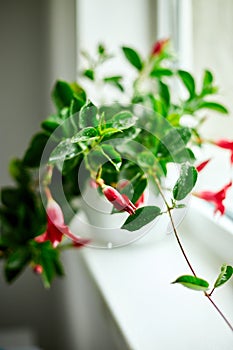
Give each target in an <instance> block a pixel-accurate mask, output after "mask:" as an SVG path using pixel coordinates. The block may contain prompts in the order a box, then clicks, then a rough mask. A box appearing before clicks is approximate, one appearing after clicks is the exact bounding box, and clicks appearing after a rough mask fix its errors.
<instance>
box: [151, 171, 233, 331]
mask: <svg viewBox="0 0 233 350" xmlns="http://www.w3.org/2000/svg"><path fill="white" fill-rule="evenodd" d="M154 179H155V182H156V184H157V186H158V190H159V193H160V195H161V197H162V199H163V201H164V203H165V205H166V207H167V212H168V215H169V219H170V222H171V225H172V228H173V232H174V234H175V237H176V240H177V242H178V245H179V247H180V250H181V252H182V254H183V256H184V258H185V260H186V262H187V264H188V266H189V268H190V270H191V271H192V274H193V276H195V277H196V276H197V275H196V273H195V271H194V269H193V267H192V265H191V263H190V261H189V259H188V257H187V254H186V253H185V251H184V248H183V246H182V243H181V241H180V238H179V235H178V232H177V229H176V227H175V223H174V220H173V217H172V214H171V210H172V209H173V208H171V207H170V205H169V203H168V202H167V200H166V198H165V196H164V193H163V190H162V187H161V185H160V182H159V180H158V178H157V177H156V176H154ZM214 289H215V288H213V289H212V291H211V292H210V293H209V294H208V293H207V292H204V295H205V296H206V297H207V298H208V300H209V301H210V302H211V304H212V305H213V306H214V308H215V310H216V311H217V312H218V313H219V315H220V316H221V317H222V319H223V320H224V321H225V323H226V324H227V325H228V327H229V328H230V329H231V331H232V332H233V326H232V325H231V323H230V322H229V321H228V319H227V318H226V316H225V315H224V314H223V313H222V311H221V310H220V309H219V308H218V306H217V305H216V304H215V303H214V301H213V300H212V299H211V294H212V293H213V291H214Z"/></svg>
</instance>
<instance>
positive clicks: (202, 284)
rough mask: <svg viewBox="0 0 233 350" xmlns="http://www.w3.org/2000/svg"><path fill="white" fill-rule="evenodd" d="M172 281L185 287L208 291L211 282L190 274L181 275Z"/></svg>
mask: <svg viewBox="0 0 233 350" xmlns="http://www.w3.org/2000/svg"><path fill="white" fill-rule="evenodd" d="M172 283H179V284H182V285H183V286H184V287H187V288H190V289H193V290H197V291H206V290H207V289H208V288H209V283H208V282H207V281H206V280H204V279H202V278H199V277H195V276H190V275H184V276H180V277H179V278H177V279H176V280H175V281H174V282H172Z"/></svg>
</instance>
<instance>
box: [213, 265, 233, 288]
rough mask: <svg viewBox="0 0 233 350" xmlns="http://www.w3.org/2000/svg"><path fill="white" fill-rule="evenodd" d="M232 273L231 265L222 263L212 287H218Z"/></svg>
mask: <svg viewBox="0 0 233 350" xmlns="http://www.w3.org/2000/svg"><path fill="white" fill-rule="evenodd" d="M232 275H233V267H232V266H229V265H227V264H223V265H222V266H221V272H220V274H219V275H218V278H217V279H216V281H215V283H214V288H217V287H220V286H221V285H223V284H224V283H226V282H227V281H228V280H229V279H230V278H231V277H232Z"/></svg>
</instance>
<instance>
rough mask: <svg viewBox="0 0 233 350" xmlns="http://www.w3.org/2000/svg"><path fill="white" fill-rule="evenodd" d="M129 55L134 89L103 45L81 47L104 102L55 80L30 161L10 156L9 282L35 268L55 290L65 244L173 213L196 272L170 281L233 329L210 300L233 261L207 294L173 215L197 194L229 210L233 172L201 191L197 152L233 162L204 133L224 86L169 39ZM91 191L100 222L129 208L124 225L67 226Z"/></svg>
mask: <svg viewBox="0 0 233 350" xmlns="http://www.w3.org/2000/svg"><path fill="white" fill-rule="evenodd" d="M122 54H123V56H124V57H125V59H126V61H128V62H127V63H126V64H128V68H129V69H130V67H129V65H131V69H132V72H133V74H132V81H131V84H130V85H129V81H128V79H126V78H127V77H124V76H122V75H110V76H109V75H106V73H105V70H104V65H105V64H106V62H107V61H109V60H110V59H112V56H111V55H110V54H109V53H108V52H107V50H106V48H105V47H104V46H103V45H99V46H98V48H97V52H96V56H95V57H94V58H93V57H90V55H89V54H88V53H84V57H85V59H86V66H85V68H84V69H83V70H82V72H81V74H80V77H82V79H86V80H87V81H89V82H90V83H91V84H93V86H94V91H98V92H99V101H97V102H96V101H94V100H93V99H92V98H91V97H90V94H88V93H87V92H86V91H85V90H84V88H83V87H81V86H80V85H79V84H78V83H77V82H71V83H70V82H65V81H57V82H56V84H55V86H54V88H53V91H52V100H53V102H54V104H55V107H56V111H55V112H54V114H52V115H50V116H49V117H48V118H47V119H45V120H44V121H43V122H42V124H41V130H40V131H39V133H37V134H36V135H34V136H33V138H32V139H31V141H30V144H29V146H28V148H27V150H26V152H25V154H24V156H23V158H22V159H13V160H12V161H11V162H10V165H9V171H10V174H11V176H12V177H13V179H14V180H15V186H14V187H5V188H2V190H1V201H2V204H1V207H0V216H1V221H2V224H1V235H0V258H1V259H2V260H4V262H5V265H4V274H5V277H6V280H7V281H8V282H12V281H13V280H14V279H15V278H16V277H18V276H19V275H20V273H21V272H22V271H23V270H24V268H25V267H26V266H28V265H29V266H31V267H32V269H33V271H34V272H36V273H37V274H38V275H40V276H41V277H42V281H43V283H44V285H45V287H49V286H50V284H51V282H52V280H53V279H54V277H56V276H62V275H63V267H62V264H61V261H60V254H61V253H62V251H63V250H64V249H68V248H72V249H73V248H74V249H75V248H80V247H84V246H86V245H88V246H93V245H94V246H95V241H96V240H98V237H100V236H101V234H102V233H103V232H105V234H106V235H107V236H106V237H105V235H104V237H102V238H101V239H102V241H101V244H103V242H104V240H106V242H107V245H106V247H108V248H112V246H114V245H122V244H126V243H129V242H131V241H133V240H134V239H137V238H139V237H141V236H142V235H143V234H144V233H145V230H147V229H148V227H151V226H150V225H154V223H155V222H156V220H158V219H159V218H161V217H162V216H164V215H166V216H167V217H168V219H169V221H170V225H171V227H172V230H173V233H174V235H175V237H176V240H177V243H178V245H179V247H180V250H181V254H183V256H184V258H185V260H186V262H187V264H188V266H189V268H190V275H183V276H180V277H178V278H177V279H176V280H175V281H174V282H173V283H180V284H182V285H184V286H186V287H188V288H191V289H195V290H198V291H201V292H203V293H204V295H205V296H206V297H207V298H208V299H209V301H210V302H211V303H212V304H213V306H214V307H215V309H216V310H217V311H218V312H219V313H220V315H221V316H222V318H223V319H224V321H225V322H226V323H227V325H228V326H229V327H230V328H231V330H233V328H232V325H231V323H230V321H229V320H227V319H226V317H225V316H224V315H223V313H222V312H221V311H220V310H219V308H218V307H217V306H216V304H215V303H214V302H213V300H212V293H213V290H214V289H215V288H217V287H219V286H221V285H222V284H224V283H225V282H227V281H228V280H229V279H230V277H231V276H232V274H233V268H232V266H230V265H228V264H223V265H222V266H221V271H220V273H219V275H218V276H217V279H216V281H215V284H214V286H213V288H212V289H211V291H209V283H208V282H207V281H206V280H203V279H202V278H200V277H199V276H197V275H196V273H195V271H194V269H193V267H192V264H191V263H190V261H189V258H188V256H187V254H186V252H185V248H184V247H183V245H182V242H181V240H180V238H179V233H178V231H177V227H176V222H175V219H174V216H173V213H174V212H177V213H179V212H181V213H183V214H182V215H184V212H183V210H184V207H185V204H186V202H187V198H188V196H189V195H190V194H191V193H192V192H193V194H194V195H196V196H197V197H199V198H202V199H204V200H206V201H209V202H211V203H212V204H213V205H214V206H215V209H214V211H215V213H219V214H221V215H223V214H224V212H225V206H224V200H225V197H226V194H227V191H228V190H229V188H230V187H231V186H232V180H231V178H229V181H228V182H227V183H226V184H225V185H224V186H223V187H222V188H220V189H219V190H218V191H217V192H213V191H210V190H208V188H207V191H201V192H195V188H194V187H195V184H196V181H197V178H198V174H199V173H200V172H201V171H202V170H203V169H204V167H206V166H208V163H209V162H210V161H211V160H210V159H204V160H203V159H202V160H201V161H200V159H199V158H198V157H197V154H199V153H200V152H199V150H200V149H201V148H202V147H203V145H205V144H206V143H211V144H215V146H216V147H220V148H223V149H227V150H229V152H230V155H231V157H230V162H231V164H232V163H233V157H232V155H233V142H232V141H230V140H217V141H216V140H205V139H204V137H203V135H202V134H201V132H200V128H201V126H202V124H203V123H204V122H205V119H206V114H207V115H208V114H209V112H210V111H211V110H214V111H216V112H217V113H219V114H227V113H228V110H227V109H226V107H225V106H223V105H222V104H220V103H218V102H216V101H215V95H216V94H217V92H218V88H217V86H216V85H215V81H214V77H213V74H212V73H211V72H210V71H209V70H205V71H204V73H203V77H202V78H201V82H200V88H198V87H197V84H196V82H195V79H194V77H193V76H192V74H191V73H190V72H188V71H185V70H182V69H178V68H177V64H176V63H177V62H176V56H175V55H174V53H173V52H172V48H171V45H170V41H169V40H168V39H165V40H159V41H157V42H156V43H155V45H154V46H153V48H152V50H151V52H150V53H149V55H148V57H146V58H145V59H143V58H142V57H141V56H140V54H139V53H138V52H136V51H135V50H134V49H132V48H130V47H122ZM109 89H116V91H117V90H118V91H119V97H118V99H117V100H116V99H114V100H112V101H111V103H108V104H107V103H106V100H104V96H105V92H107V94H109ZM113 96H116V95H115V94H113ZM203 111H204V112H205V114H204V115H203ZM197 150H198V151H197ZM90 189H91V190H90ZM93 192H94V193H95V196H96V198H97V209H98V210H99V214H97V217H98V216H99V217H100V216H101V215H102V214H103V215H104V216H103V218H104V219H103V221H102V222H104V221H105V220H106V213H100V211H101V210H102V209H100V206H101V205H102V204H101V203H102V202H103V205H104V207H106V206H107V216H108V217H109V216H111V218H113V219H112V220H115V219H114V217H115V218H116V217H117V216H119V215H120V214H119V213H124V216H123V218H122V217H121V220H122V221H121V224H120V226H118V227H115V226H114V227H112V226H111V227H108V226H107V228H106V227H105V228H104V227H102V226H99V227H100V229H99V230H97V232H95V234H94V235H92V232H91V231H90V232H88V233H87V232H82V231H81V230H80V231H79V227H77V230H78V234H77V233H74V232H71V230H70V228H69V226H68V224H69V222H70V220H71V219H72V218H73V217H74V216H75V214H76V210H77V199H78V198H80V197H83V198H84V199H85V200H86V201H87V197H85V195H87V194H88V193H89V195H90V193H93ZM90 198H91V199H89V200H90V202H91V206H94V209H96V206H95V205H94V202H93V199H92V198H93V197H90ZM89 204H90V203H89ZM82 206H84V202H82ZM92 209H93V208H92ZM104 210H105V209H104ZM93 215H94V214H93V212H92V213H91V214H90V213H89V219H92V228H93V226H97V224H96V225H95V221H93V220H94V217H93ZM116 221H117V220H116ZM98 225H99V224H98ZM110 230H111V238H109V236H108V234H109V231H110ZM115 237H116V241H114V239H115ZM119 237H121V238H122V240H121V238H120V240H119ZM113 243H114V244H113ZM97 245H98V244H97ZM84 249H85V248H84Z"/></svg>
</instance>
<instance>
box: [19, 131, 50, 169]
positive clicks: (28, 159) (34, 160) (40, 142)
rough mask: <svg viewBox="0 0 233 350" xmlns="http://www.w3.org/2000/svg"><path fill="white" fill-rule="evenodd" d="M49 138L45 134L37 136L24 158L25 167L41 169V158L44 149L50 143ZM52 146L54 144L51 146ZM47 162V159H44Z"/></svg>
mask: <svg viewBox="0 0 233 350" xmlns="http://www.w3.org/2000/svg"><path fill="white" fill-rule="evenodd" d="M48 139H49V136H48V135H46V134H44V133H39V134H36V135H35V136H34V137H33V138H32V140H31V143H30V145H29V148H28V149H27V151H26V153H25V155H24V158H23V165H25V166H28V167H31V168H36V167H39V165H40V162H41V157H42V154H43V151H44V148H45V146H46V144H47V142H48ZM51 146H52V144H51ZM44 161H45V162H46V161H47V159H44Z"/></svg>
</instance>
